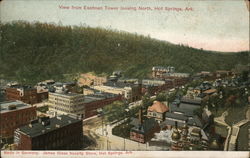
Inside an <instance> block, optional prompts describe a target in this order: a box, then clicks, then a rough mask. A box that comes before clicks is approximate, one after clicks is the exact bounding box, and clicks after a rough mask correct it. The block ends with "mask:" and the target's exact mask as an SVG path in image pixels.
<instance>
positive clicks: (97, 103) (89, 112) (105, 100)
mask: <svg viewBox="0 0 250 158" xmlns="http://www.w3.org/2000/svg"><path fill="white" fill-rule="evenodd" d="M118 100H122V96H121V95H117V94H111V93H94V94H90V95H86V96H84V106H85V118H89V117H91V116H94V115H97V114H98V112H97V109H100V108H103V107H104V106H106V105H109V104H111V103H113V102H114V101H118Z"/></svg>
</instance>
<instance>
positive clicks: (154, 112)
mask: <svg viewBox="0 0 250 158" xmlns="http://www.w3.org/2000/svg"><path fill="white" fill-rule="evenodd" d="M167 111H168V107H167V106H166V105H165V104H163V103H161V102H159V101H154V103H153V105H152V106H149V107H148V111H147V117H148V118H154V119H155V120H157V121H159V122H161V121H164V120H165V115H166V112H167Z"/></svg>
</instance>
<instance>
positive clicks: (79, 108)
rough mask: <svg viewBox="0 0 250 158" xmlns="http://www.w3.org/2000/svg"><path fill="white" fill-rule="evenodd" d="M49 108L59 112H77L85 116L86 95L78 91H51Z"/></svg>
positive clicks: (76, 113)
mask: <svg viewBox="0 0 250 158" xmlns="http://www.w3.org/2000/svg"><path fill="white" fill-rule="evenodd" d="M48 105H49V110H51V111H55V112H57V113H58V114H75V115H78V116H81V117H82V118H84V115H85V112H84V110H85V109H84V95H83V94H77V93H51V92H50V93H49V99H48Z"/></svg>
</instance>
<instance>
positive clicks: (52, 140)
mask: <svg viewBox="0 0 250 158" xmlns="http://www.w3.org/2000/svg"><path fill="white" fill-rule="evenodd" d="M82 126H83V124H82V120H79V119H77V118H74V117H73V116H69V115H61V116H57V117H53V118H49V117H40V118H39V119H37V120H34V121H32V122H30V124H29V125H25V126H22V127H19V128H18V129H16V130H15V136H14V143H15V145H16V149H17V150H77V149H80V148H81V147H82V141H83V139H82V138H83V128H82Z"/></svg>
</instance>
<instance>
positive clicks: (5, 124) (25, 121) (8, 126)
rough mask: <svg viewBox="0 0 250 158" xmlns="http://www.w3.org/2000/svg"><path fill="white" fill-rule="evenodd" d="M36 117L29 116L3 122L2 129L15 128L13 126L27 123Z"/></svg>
mask: <svg viewBox="0 0 250 158" xmlns="http://www.w3.org/2000/svg"><path fill="white" fill-rule="evenodd" d="M34 119H35V116H29V117H26V118H23V119H19V120H17V121H14V122H4V123H3V122H2V124H1V129H5V128H6V129H8V128H13V127H16V126H18V125H22V124H23V123H27V122H29V121H30V120H34Z"/></svg>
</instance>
